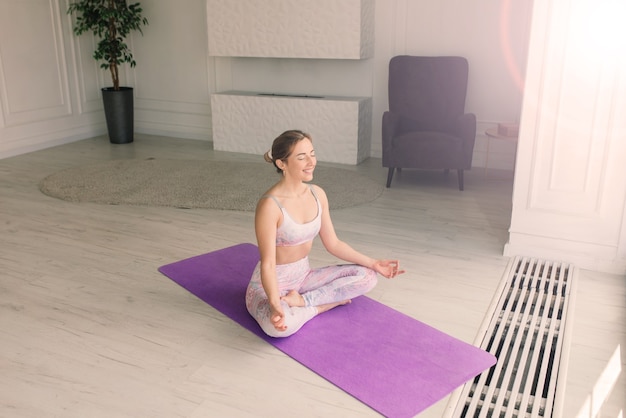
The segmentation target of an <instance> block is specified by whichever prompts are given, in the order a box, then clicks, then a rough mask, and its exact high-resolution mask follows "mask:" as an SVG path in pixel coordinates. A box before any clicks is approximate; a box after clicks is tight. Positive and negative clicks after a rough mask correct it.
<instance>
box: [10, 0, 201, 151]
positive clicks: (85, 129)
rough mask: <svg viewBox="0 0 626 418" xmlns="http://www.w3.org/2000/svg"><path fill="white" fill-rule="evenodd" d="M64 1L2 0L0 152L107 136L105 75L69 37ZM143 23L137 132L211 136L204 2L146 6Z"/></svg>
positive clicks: (85, 43)
mask: <svg viewBox="0 0 626 418" xmlns="http://www.w3.org/2000/svg"><path fill="white" fill-rule="evenodd" d="M68 4H69V3H68V0H37V1H24V0H0V158H2V157H7V156H11V155H17V154H20V153H24V152H29V151H33V150H37V149H42V148H46V147H50V146H54V145H58V144H62V143H67V142H72V141H76V140H79V139H84V138H88V137H92V136H96V135H101V134H104V133H105V132H106V127H105V123H104V114H103V111H102V103H101V96H100V88H102V87H107V86H111V85H112V83H111V79H110V75H109V74H108V73H107V72H105V71H103V70H101V69H100V68H99V67H98V65H97V64H96V63H95V61H94V60H93V59H92V58H91V54H92V51H93V44H94V40H93V38H92V37H91V35H83V36H81V37H78V38H77V37H75V36H74V35H73V34H72V32H71V17H70V16H68V15H67V14H66V10H67V7H68ZM143 8H144V12H145V16H146V17H147V18H148V20H149V21H150V25H149V26H147V27H145V28H144V30H143V32H144V35H145V36H143V37H142V36H141V35H138V36H133V37H132V39H130V46H131V49H132V50H133V52H134V55H135V59H136V61H137V66H136V67H135V69H130V68H123V70H122V76H121V79H122V83H123V84H124V85H127V86H132V87H134V88H135V112H136V113H135V130H136V131H137V132H144V133H153V134H159V135H170V136H175V137H186V138H197V139H206V140H209V139H210V132H211V123H210V109H209V90H210V87H209V85H210V76H209V66H210V60H209V59H208V58H207V52H206V50H207V40H206V24H205V21H206V18H205V16H206V14H205V3H204V0H185V1H184V2H171V1H167V0H148V1H145V2H143Z"/></svg>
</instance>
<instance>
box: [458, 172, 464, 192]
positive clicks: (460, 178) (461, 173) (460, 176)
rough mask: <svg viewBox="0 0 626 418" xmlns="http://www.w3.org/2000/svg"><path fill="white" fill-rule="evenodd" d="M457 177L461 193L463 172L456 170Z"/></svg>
mask: <svg viewBox="0 0 626 418" xmlns="http://www.w3.org/2000/svg"><path fill="white" fill-rule="evenodd" d="M457 173H458V175H459V190H460V191H463V170H457Z"/></svg>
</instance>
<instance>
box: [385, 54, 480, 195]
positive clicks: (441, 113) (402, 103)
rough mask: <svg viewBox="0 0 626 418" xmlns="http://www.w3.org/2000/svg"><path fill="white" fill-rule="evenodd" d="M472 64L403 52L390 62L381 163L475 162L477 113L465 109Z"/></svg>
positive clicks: (439, 165)
mask: <svg viewBox="0 0 626 418" xmlns="http://www.w3.org/2000/svg"><path fill="white" fill-rule="evenodd" d="M467 74H468V63H467V60H466V59H465V58H462V57H415V56H408V55H400V56H396V57H393V58H392V59H391V61H390V62H389V110H388V111H386V112H385V113H384V114H383V126H382V141H383V144H382V145H383V167H388V168H389V173H388V174H387V187H390V186H391V180H392V179H393V174H394V171H395V170H396V169H397V170H398V171H401V170H402V169H403V168H411V169H431V170H432V169H443V170H444V172H445V174H446V175H447V174H448V173H449V170H450V169H453V170H457V172H458V181H459V190H463V188H464V185H463V170H469V169H470V168H471V167H472V154H473V152H474V142H475V139H476V116H475V115H474V114H471V113H465V97H466V94H467Z"/></svg>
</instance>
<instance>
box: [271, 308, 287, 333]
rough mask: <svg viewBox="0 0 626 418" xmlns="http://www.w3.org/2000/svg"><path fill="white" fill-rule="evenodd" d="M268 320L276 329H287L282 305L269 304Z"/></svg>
mask: <svg viewBox="0 0 626 418" xmlns="http://www.w3.org/2000/svg"><path fill="white" fill-rule="evenodd" d="M270 321H271V322H272V325H274V328H276V330H277V331H285V330H287V325H285V314H284V312H283V309H282V306H280V305H278V306H273V305H272V306H270Z"/></svg>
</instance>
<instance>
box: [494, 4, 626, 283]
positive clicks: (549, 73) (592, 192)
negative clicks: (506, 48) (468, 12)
mask: <svg viewBox="0 0 626 418" xmlns="http://www.w3.org/2000/svg"><path fill="white" fill-rule="evenodd" d="M612 4H613V5H615V6H617V4H618V3H612ZM596 6H597V4H596V3H595V2H593V1H592V0H577V1H574V0H555V1H553V2H551V3H549V4H542V5H540V6H538V5H536V6H535V8H536V10H535V18H534V20H533V31H534V32H533V36H532V37H531V56H530V57H529V63H528V77H527V85H526V97H525V101H524V107H523V114H522V124H521V134H520V143H519V150H518V160H517V170H516V177H515V189H514V199H513V216H512V220H511V228H510V239H509V243H508V244H507V246H506V248H505V254H508V255H514V254H522V255H530V256H540V257H548V258H557V259H563V260H571V261H573V262H575V263H577V265H579V266H580V267H583V268H585V267H586V268H592V269H601V270H606V271H612V272H620V273H622V272H625V271H626V260H625V259H624V258H623V257H622V256H619V254H620V253H622V254H623V252H624V250H623V248H621V246H623V242H624V237H623V236H622V235H623V228H620V227H618V225H622V223H623V215H624V211H625V205H626V175H624V163H623V162H624V161H626V120H625V119H624V118H623V117H622V116H621V115H624V114H626V100H625V97H626V60H625V59H624V58H623V54H622V55H620V54H611V55H604V56H597V55H595V52H596V50H597V48H598V47H599V46H600V45H596V44H589V43H587V42H585V41H584V40H588V39H589V38H590V37H592V36H593V34H595V33H596V32H597V31H599V30H602V26H597V27H591V26H590V25H589V22H588V20H587V19H583V18H581V16H589V15H590V13H591V12H592V11H595V10H596V8H597V7H596ZM606 13H607V14H606V15H605V16H604V19H602V20H601V22H602V23H601V24H602V25H605V24H606V22H610V21H611V16H614V15H617V16H620V15H621V16H624V15H626V7H623V8H621V9H619V8H618V9H616V10H608V9H607V10H606ZM616 23H617V22H616ZM615 27H618V26H615ZM621 27H622V28H623V25H622V26H621ZM622 30H623V29H622ZM625 36H626V30H624V33H623V36H621V37H613V36H610V37H607V38H602V39H601V40H600V41H601V43H602V46H604V45H605V44H606V43H611V42H617V43H618V44H619V43H621V42H623V41H622V39H624V37H625ZM616 46H617V45H616ZM623 46H626V43H624V44H623ZM623 50H626V49H623ZM614 55H617V56H618V57H617V58H616V57H615V56H614ZM592 57H593V58H595V60H592V62H589V60H590V58H592Z"/></svg>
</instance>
